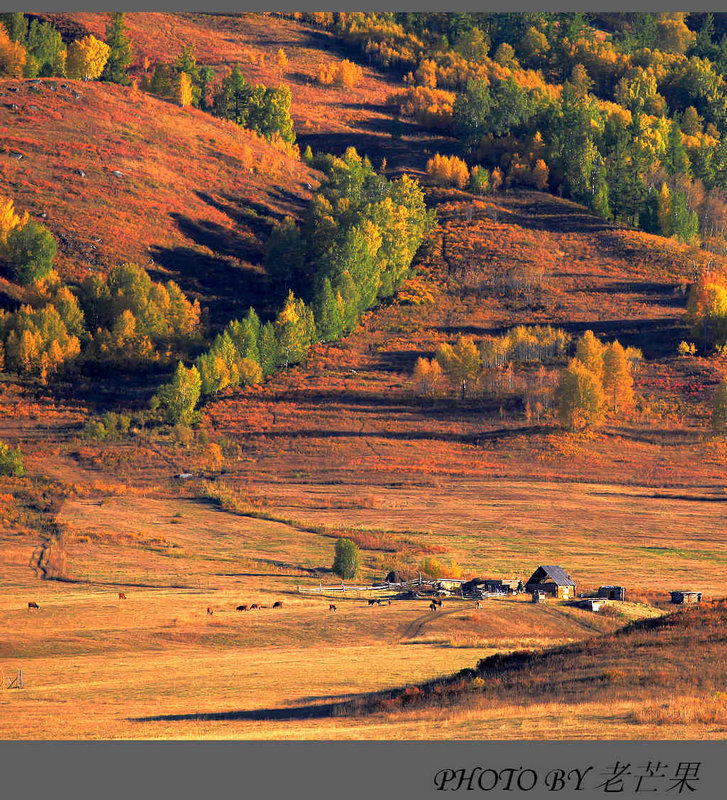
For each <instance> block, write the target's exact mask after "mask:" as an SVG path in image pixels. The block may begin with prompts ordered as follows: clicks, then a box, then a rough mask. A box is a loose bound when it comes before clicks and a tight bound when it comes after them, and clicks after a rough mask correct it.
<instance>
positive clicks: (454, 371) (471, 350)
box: [435, 336, 481, 400]
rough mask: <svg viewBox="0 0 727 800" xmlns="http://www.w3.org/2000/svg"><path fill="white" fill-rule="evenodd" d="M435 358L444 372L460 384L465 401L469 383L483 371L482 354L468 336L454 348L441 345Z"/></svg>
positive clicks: (461, 339)
mask: <svg viewBox="0 0 727 800" xmlns="http://www.w3.org/2000/svg"><path fill="white" fill-rule="evenodd" d="M435 358H436V359H437V361H438V362H439V365H440V366H441V368H442V372H444V374H445V375H447V376H448V377H449V378H450V379H451V380H452V381H453V382H454V383H459V385H460V387H461V392H462V400H464V399H465V398H466V396H467V382H468V381H474V380H477V378H478V377H479V374H480V371H481V365H480V354H479V352H478V351H477V347H476V345H475V343H474V342H473V341H472V339H470V338H469V337H468V336H462V337H461V338H460V339H459V340H458V341H457V343H456V344H455V345H454V347H452V345H450V344H446V343H445V344H441V345H440V346H439V347H438V348H437V352H436V353H435Z"/></svg>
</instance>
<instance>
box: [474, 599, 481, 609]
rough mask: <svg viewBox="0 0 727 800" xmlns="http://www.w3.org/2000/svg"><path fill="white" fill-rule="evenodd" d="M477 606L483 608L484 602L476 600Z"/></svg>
mask: <svg viewBox="0 0 727 800" xmlns="http://www.w3.org/2000/svg"><path fill="white" fill-rule="evenodd" d="M475 608H482V603H481V602H480V601H479V600H475Z"/></svg>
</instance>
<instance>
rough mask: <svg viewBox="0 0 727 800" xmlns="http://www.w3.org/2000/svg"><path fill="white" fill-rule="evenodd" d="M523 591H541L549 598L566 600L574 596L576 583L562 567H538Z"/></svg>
mask: <svg viewBox="0 0 727 800" xmlns="http://www.w3.org/2000/svg"><path fill="white" fill-rule="evenodd" d="M525 591H526V592H535V591H541V592H545V593H546V594H549V595H550V596H551V597H558V598H561V599H564V600H568V599H570V598H572V597H574V596H575V592H576V582H575V581H574V580H573V578H571V576H570V575H569V574H568V573H567V572H566V571H565V570H564V569H563V567H558V566H556V565H550V566H540V567H538V568H537V569H536V570H535V572H533V574H532V575H531V576H530V580H529V581H528V582H527V583H526V584H525Z"/></svg>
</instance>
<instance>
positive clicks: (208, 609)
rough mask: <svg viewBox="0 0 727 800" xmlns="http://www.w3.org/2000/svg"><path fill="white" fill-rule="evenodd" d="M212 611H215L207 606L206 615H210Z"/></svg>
mask: <svg viewBox="0 0 727 800" xmlns="http://www.w3.org/2000/svg"><path fill="white" fill-rule="evenodd" d="M214 613H215V612H214V611H213V610H212V609H211V608H209V607H208V608H207V615H208V616H210V617H211V616H212V615H213V614H214Z"/></svg>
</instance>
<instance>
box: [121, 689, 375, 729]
mask: <svg viewBox="0 0 727 800" xmlns="http://www.w3.org/2000/svg"><path fill="white" fill-rule="evenodd" d="M368 696H369V695H363V694H362V695H355V696H351V698H350V699H349V700H348V701H343V702H334V703H319V704H310V705H305V706H295V707H293V708H255V709H251V710H249V711H215V712H212V713H205V712H197V713H194V712H192V713H190V714H158V715H156V716H153V717H130V718H129V721H130V722H216V721H224V720H245V719H247V720H251V721H255V722H261V721H263V720H298V719H323V718H326V717H331V716H333V715H334V714H335V713H336V712H337V711H339V710H342V709H344V708H345V707H346V706H347V704H348V703H349V702H352V701H355V700H357V699H359V698H360V699H361V700H363V699H364V698H366V697H368Z"/></svg>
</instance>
